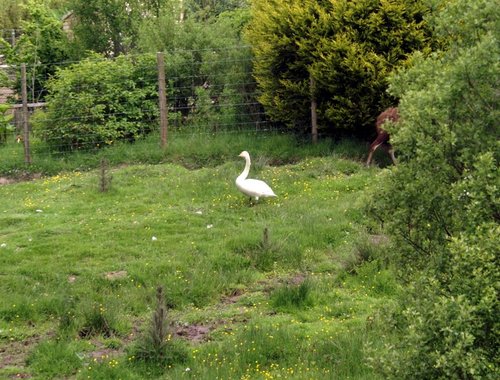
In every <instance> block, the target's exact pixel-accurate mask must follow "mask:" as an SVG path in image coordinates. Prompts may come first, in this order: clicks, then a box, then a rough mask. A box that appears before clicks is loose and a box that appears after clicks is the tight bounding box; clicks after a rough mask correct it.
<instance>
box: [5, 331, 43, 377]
mask: <svg viewBox="0 0 500 380" xmlns="http://www.w3.org/2000/svg"><path fill="white" fill-rule="evenodd" d="M41 339H42V338H41V337H39V336H32V337H29V338H26V339H25V340H23V341H22V342H21V341H13V342H8V343H6V344H2V346H1V347H0V369H1V368H6V367H14V368H19V370H20V372H19V375H20V376H24V375H27V374H23V373H22V369H23V368H24V366H25V364H26V357H27V356H28V354H29V353H30V351H31V350H32V349H33V347H34V346H35V345H36V344H38V342H40V340H41ZM16 376H17V375H16ZM16 376H14V377H13V378H27V377H26V376H25V377H16ZM28 376H29V375H28Z"/></svg>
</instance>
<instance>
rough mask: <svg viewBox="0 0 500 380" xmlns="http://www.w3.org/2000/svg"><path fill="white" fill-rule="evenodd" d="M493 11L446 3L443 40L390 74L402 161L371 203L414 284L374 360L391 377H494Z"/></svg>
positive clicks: (440, 19) (482, 5) (439, 23)
mask: <svg viewBox="0 0 500 380" xmlns="http://www.w3.org/2000/svg"><path fill="white" fill-rule="evenodd" d="M498 19H499V10H498V7H497V5H496V4H495V2H494V1H491V0H480V1H477V2H474V3H471V2H468V1H465V0H453V1H449V2H446V6H445V7H444V8H443V9H442V10H441V12H440V14H439V15H438V16H437V17H436V18H435V20H434V23H435V30H436V32H437V33H438V35H439V37H441V38H443V39H444V40H446V41H449V44H448V46H447V49H446V50H444V51H442V52H439V53H436V54H433V55H431V56H430V57H428V58H423V57H422V56H420V55H416V56H415V57H414V66H413V67H412V68H410V69H408V70H404V71H401V72H399V73H398V74H397V75H395V76H394V77H393V78H392V80H391V87H390V91H391V93H392V94H393V95H395V96H396V97H400V98H401V102H400V112H401V115H402V122H401V123H400V124H399V126H398V127H397V128H393V130H391V132H392V137H391V139H392V141H393V143H394V145H395V146H396V148H397V150H398V151H399V152H400V155H399V157H400V158H401V165H399V166H398V167H397V168H394V169H393V170H391V171H390V172H386V173H385V174H384V175H383V176H382V177H381V181H380V183H379V185H380V186H379V187H380V189H379V190H378V191H377V193H376V196H375V198H374V201H373V207H372V209H371V211H372V212H373V214H374V215H376V216H377V218H379V220H381V221H383V223H384V225H385V226H386V227H387V229H388V231H390V233H391V234H392V235H393V238H394V240H395V243H396V246H397V247H398V252H397V253H398V255H399V257H398V260H397V262H398V264H399V265H400V266H401V268H402V272H401V274H402V275H403V276H405V278H406V280H407V281H409V283H410V284H412V286H411V289H410V290H409V291H408V293H409V296H408V298H409V300H406V301H404V302H402V304H401V307H400V310H399V316H398V318H399V319H398V320H397V322H396V326H397V328H398V329H400V330H401V332H402V337H401V338H400V340H399V342H398V343H397V344H396V350H397V351H396V352H392V350H388V352H387V355H385V356H384V355H382V358H381V359H380V361H379V364H380V363H381V364H380V365H381V367H382V369H383V370H384V371H385V372H386V374H392V375H393V376H394V377H396V378H496V377H498V345H499V331H500V330H499V328H498V323H497V321H496V320H495V318H496V317H495V316H496V315H498V312H499V310H498V309H499V304H498V294H499V288H498V284H499V271H498V248H494V247H498V246H499V243H500V240H499V238H498V236H500V235H499V228H498V222H499V220H500V217H499V215H500V212H499V207H498V204H499V202H498V200H499V189H500V182H499V177H498V162H499V159H500V156H499V152H500V149H499V143H498V135H499V132H500V131H499V128H498V119H499V116H500V115H499V104H498V101H499V94H498V78H499V74H500V72H499V68H500V67H499V65H498V62H499V58H500V49H499V45H498V40H499V39H500V32H499V30H500V29H499V28H498V27H497V24H498ZM452 25H453V26H452ZM495 250H496V251H495ZM415 363H418V365H415ZM396 369H398V370H397V371H396Z"/></svg>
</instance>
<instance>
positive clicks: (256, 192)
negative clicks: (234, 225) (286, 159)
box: [236, 150, 276, 201]
mask: <svg viewBox="0 0 500 380" xmlns="http://www.w3.org/2000/svg"><path fill="white" fill-rule="evenodd" d="M240 157H243V158H244V159H245V161H246V164H245V169H243V172H242V173H241V174H240V175H239V176H238V178H236V187H237V188H238V190H239V191H241V192H242V193H243V194H246V195H248V196H249V197H254V198H255V200H256V201H258V200H259V198H260V197H275V196H276V194H274V191H273V190H272V189H271V188H270V187H269V185H268V184H267V183H265V182H264V181H260V180H258V179H247V176H248V173H249V172H250V154H248V152H247V151H246V150H245V151H243V152H241V153H240Z"/></svg>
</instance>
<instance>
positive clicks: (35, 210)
mask: <svg viewBox="0 0 500 380" xmlns="http://www.w3.org/2000/svg"><path fill="white" fill-rule="evenodd" d="M35 212H43V210H40V209H38V210H35Z"/></svg>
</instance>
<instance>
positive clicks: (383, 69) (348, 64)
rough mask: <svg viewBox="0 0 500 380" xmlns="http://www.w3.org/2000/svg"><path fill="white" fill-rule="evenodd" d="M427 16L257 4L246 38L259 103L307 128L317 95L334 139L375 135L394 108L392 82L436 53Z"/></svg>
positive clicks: (343, 6)
mask: <svg viewBox="0 0 500 380" xmlns="http://www.w3.org/2000/svg"><path fill="white" fill-rule="evenodd" d="M427 13H429V8H428V7H427V6H426V5H425V4H424V2H422V1H408V0H398V1H374V0H362V1H348V0H341V1H335V2H330V1H326V2H323V1H306V2H304V1H299V0H293V1H290V0H275V1H268V0H261V1H255V2H253V8H252V16H253V21H252V22H251V24H250V26H249V28H248V31H247V38H248V41H249V42H250V43H251V45H252V47H253V50H254V54H255V62H254V75H255V77H256V79H257V82H258V85H259V87H260V90H261V95H260V97H259V100H260V102H261V103H262V104H263V105H264V106H265V108H266V111H267V113H268V115H269V116H270V117H271V118H272V119H274V120H276V121H280V122H283V123H285V124H287V125H288V126H291V127H298V128H308V127H309V125H310V112H311V111H310V102H311V96H312V95H314V97H315V98H316V100H317V103H318V118H319V125H320V126H322V127H324V128H328V132H330V133H336V134H338V132H342V131H343V132H349V133H356V134H358V135H365V136H366V135H367V134H370V133H372V131H373V130H374V127H373V120H374V119H375V117H376V115H377V114H378V113H379V112H380V111H381V110H382V109H383V108H385V107H387V106H388V105H389V104H392V103H395V99H394V97H391V96H390V95H389V94H387V92H386V89H387V77H388V75H389V74H390V73H391V71H392V70H393V69H395V68H397V67H401V66H403V65H405V64H406V63H407V61H408V57H409V54H410V53H411V52H413V51H415V50H419V49H421V50H428V49H429V48H430V47H431V42H432V39H431V38H430V37H431V34H430V29H429V27H428V26H427V23H426V21H425V20H424V19H423V17H424V16H425V15H426V14H427ZM310 78H312V79H314V80H315V87H314V89H313V90H311V86H310ZM327 126H328V127H327Z"/></svg>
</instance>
